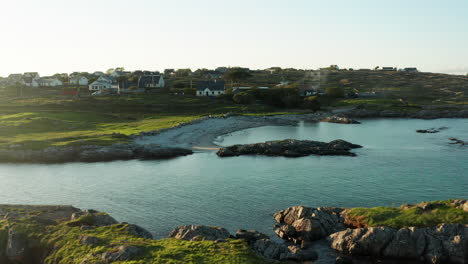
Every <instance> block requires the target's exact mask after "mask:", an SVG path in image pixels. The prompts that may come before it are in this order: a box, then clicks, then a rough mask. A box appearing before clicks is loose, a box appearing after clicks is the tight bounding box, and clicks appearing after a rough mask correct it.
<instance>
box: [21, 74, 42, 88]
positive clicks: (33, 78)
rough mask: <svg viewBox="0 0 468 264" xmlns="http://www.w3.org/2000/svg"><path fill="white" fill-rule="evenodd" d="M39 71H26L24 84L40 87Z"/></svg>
mask: <svg viewBox="0 0 468 264" xmlns="http://www.w3.org/2000/svg"><path fill="white" fill-rule="evenodd" d="M39 79H40V76H39V73H37V72H25V73H24V74H23V84H24V85H26V86H31V87H39V82H38V81H39Z"/></svg>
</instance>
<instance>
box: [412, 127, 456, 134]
mask: <svg viewBox="0 0 468 264" xmlns="http://www.w3.org/2000/svg"><path fill="white" fill-rule="evenodd" d="M445 129H448V127H439V128H434V127H433V128H428V129H418V130H416V133H421V134H435V133H439V132H440V131H442V130H445Z"/></svg>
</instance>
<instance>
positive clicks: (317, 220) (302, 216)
mask: <svg viewBox="0 0 468 264" xmlns="http://www.w3.org/2000/svg"><path fill="white" fill-rule="evenodd" d="M342 211H343V209H341V208H328V207H320V208H309V207H305V206H294V207H290V208H288V209H286V210H283V211H280V212H278V213H276V214H275V215H274V217H275V220H276V222H277V224H276V225H275V233H276V234H277V235H278V236H279V237H281V238H282V239H285V240H290V241H292V242H294V243H297V244H300V243H301V244H303V243H304V242H310V241H315V240H319V239H322V238H325V237H327V236H328V235H330V234H333V233H335V232H338V231H342V230H345V229H346V228H345V226H344V219H343V217H342V215H341V212H342Z"/></svg>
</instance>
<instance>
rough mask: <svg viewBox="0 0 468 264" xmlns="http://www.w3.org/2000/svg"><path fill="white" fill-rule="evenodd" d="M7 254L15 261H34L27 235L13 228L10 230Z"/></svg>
mask: <svg viewBox="0 0 468 264" xmlns="http://www.w3.org/2000/svg"><path fill="white" fill-rule="evenodd" d="M5 254H6V257H7V258H8V259H9V260H10V261H11V262H13V263H32V262H31V261H32V260H31V258H30V257H31V252H30V249H29V247H28V241H27V239H26V237H25V236H24V235H23V234H21V233H20V232H18V231H17V230H15V229H13V228H10V229H9V230H8V240H7V245H6V250H5Z"/></svg>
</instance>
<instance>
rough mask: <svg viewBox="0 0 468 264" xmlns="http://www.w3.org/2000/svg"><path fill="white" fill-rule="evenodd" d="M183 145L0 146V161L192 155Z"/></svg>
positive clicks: (102, 159)
mask: <svg viewBox="0 0 468 264" xmlns="http://www.w3.org/2000/svg"><path fill="white" fill-rule="evenodd" d="M192 153H193V152H192V150H189V149H183V148H162V147H160V146H159V145H154V144H148V145H136V144H115V145H111V146H70V147H49V148H46V149H42V150H30V149H0V162H18V163H65V162H104V161H114V160H132V159H143V160H152V159H169V158H174V157H179V156H186V155H190V154H192Z"/></svg>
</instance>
